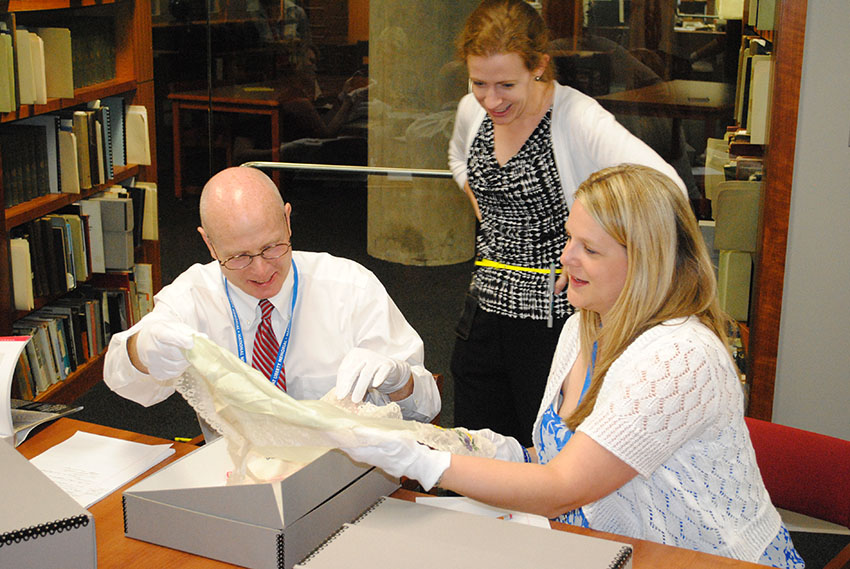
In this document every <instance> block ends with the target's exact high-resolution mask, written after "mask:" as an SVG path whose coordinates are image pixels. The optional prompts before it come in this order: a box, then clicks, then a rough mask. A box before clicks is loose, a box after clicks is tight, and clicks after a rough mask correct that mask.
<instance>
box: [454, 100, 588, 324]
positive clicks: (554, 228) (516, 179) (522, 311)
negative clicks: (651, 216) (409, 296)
mask: <svg viewBox="0 0 850 569" xmlns="http://www.w3.org/2000/svg"><path fill="white" fill-rule="evenodd" d="M551 128H552V109H551V108H550V109H549V111H548V112H547V113H546V115H545V116H544V117H543V118H542V119H541V120H540V123H539V124H538V125H537V127H536V128H535V130H534V132H533V133H532V134H531V136H529V137H528V140H526V142H525V144H524V145H523V146H522V148H521V149H520V150H519V152H517V154H516V155H515V156H513V157H512V158H511V159H510V160H508V161H507V163H505V165H504V166H499V163H498V161H497V160H496V156H495V152H494V141H493V123H492V121H491V120H490V117H489V116H487V117H485V118H484V122H483V123H481V127H480V128H479V130H478V133H477V134H476V136H475V140H474V141H473V143H472V147H471V148H470V151H469V159H468V161H467V169H468V173H469V186H470V188H471V189H472V192H473V193H474V195H475V198H476V199H477V200H478V206H479V208H480V210H481V217H482V222H481V226H480V231H479V233H478V236H477V239H476V247H477V254H478V257H479V258H484V259H489V260H491V261H495V262H497V263H504V264H507V265H516V266H520V267H531V268H545V269H548V268H549V266H550V263H553V262H554V263H555V265H556V267H560V263H559V262H558V258H559V257H560V255H561V251H562V250H563V248H564V243H565V241H566V237H565V233H564V223H565V222H566V221H567V216H568V215H569V209H568V207H567V205H566V202H565V200H564V192H563V190H562V189H561V181H560V178H559V176H558V170H557V168H556V166H555V158H554V154H553V151H552V136H551ZM473 285H474V286H475V287H476V288H477V289H478V299H479V300H478V302H479V306H481V308H483V309H484V310H487V311H488V312H493V313H496V314H501V315H503V316H511V317H514V318H533V319H535V320H545V319H546V318H547V317H548V316H549V310H550V308H549V306H550V304H549V302H550V296H549V275H548V274H543V273H532V272H526V271H516V270H508V269H498V268H490V267H478V266H477V267H475V271H474V273H473ZM566 296H567V295H566V294H565V293H561V294H560V295H558V296H557V297H556V298H555V311H554V312H555V313H554V316H555V317H556V318H565V317H566V316H568V315H569V314H571V313H572V311H573V310H572V307H571V306H570V305H569V303H568V302H567V298H566Z"/></svg>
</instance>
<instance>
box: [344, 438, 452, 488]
mask: <svg viewBox="0 0 850 569" xmlns="http://www.w3.org/2000/svg"><path fill="white" fill-rule="evenodd" d="M372 439H373V440H372V441H371V442H372V443H373V444H371V445H369V446H362V447H348V448H343V449H342V450H343V451H344V452H345V453H346V454H348V456H350V457H351V459H352V460H354V461H355V462H364V463H366V464H371V465H373V466H377V467H378V468H380V469H381V470H383V471H384V472H386V473H387V474H390V475H391V476H407V477H408V478H413V479H414V480H418V481H419V484H421V485H422V488H424V489H425V491H426V492H427V491H428V490H430V489H431V488H433V487H434V485H435V484H436V483H437V481H439V480H440V477H441V476H442V475H443V472H445V471H446V469H447V468H448V467H449V466H451V462H452V455H451V453H449V452H446V451H443V450H433V449H431V448H429V447H427V446H425V445H422V444H419V443H417V442H415V441H411V440H409V439H403V438H400V437H397V436H393V435H387V434H383V433H375V435H374V436H373V437H372Z"/></svg>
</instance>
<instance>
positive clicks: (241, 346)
mask: <svg viewBox="0 0 850 569" xmlns="http://www.w3.org/2000/svg"><path fill="white" fill-rule="evenodd" d="M292 275H293V281H294V282H293V285H292V311H291V314H290V316H289V322H288V323H287V324H286V332H285V333H284V334H283V340H281V342H280V347H278V350H277V359H275V364H274V369H273V370H272V374H271V377H270V378H269V381H271V382H272V383H275V382H276V379H277V377H278V376H279V375H280V370H281V368H283V360H284V359H285V358H286V350H287V348H288V347H289V335H290V332H291V331H292V321H293V320H294V319H295V301H296V300H297V299H298V267H296V266H295V259H293V260H292ZM222 278H224V275H222ZM224 292H225V294H227V302H228V303H230V314H231V315H232V316H233V327H234V329H235V330H236V351H237V354H238V355H239V359H240V360H242V361H243V362H245V363H248V359H247V357H246V355H245V338H244V336H243V334H242V323H241V322H240V321H239V315H238V314H237V313H236V307H235V306H233V300H232V299H231V298H230V289H229V288H228V286H227V279H224Z"/></svg>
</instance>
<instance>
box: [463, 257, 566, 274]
mask: <svg viewBox="0 0 850 569" xmlns="http://www.w3.org/2000/svg"><path fill="white" fill-rule="evenodd" d="M475 265H476V266H478V267H489V268H491V269H508V270H511V271H524V272H526V273H542V274H544V275H548V274H549V273H551V272H552V270H553V268H554V265H555V264H554V263H552V268H549V269H538V268H536V267H520V266H519V265H507V264H505V263H498V262H496V261H491V260H490V259H478V260H476V261H475ZM554 271H555V274H561V269H554Z"/></svg>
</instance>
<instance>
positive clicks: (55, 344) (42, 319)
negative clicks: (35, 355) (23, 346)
mask: <svg viewBox="0 0 850 569" xmlns="http://www.w3.org/2000/svg"><path fill="white" fill-rule="evenodd" d="M13 326H18V327H19V329H21V330H25V329H27V327H34V326H38V327H39V328H40V329H41V330H43V331H44V332H45V333H46V335H45V336H44V338H41V337H40V336H37V337H36V341H37V342H39V344H38V345H37V347H38V348H41V350H42V356H43V357H45V358H47V359H48V360H49V361H48V362H46V364H47V365H46V368H45V369H47V370H48V371H50V372H51V373H52V375H51V381H50V382H51V384H53V383H58V382H59V381H63V380H64V379H65V378H66V377H68V374H69V373H70V372H71V367H70V360H69V357H68V351H67V345H66V344H65V339H64V335H63V336H62V337H60V335H59V325H58V324H57V322H56V319H54V318H52V317H49V316H43V315H39V314H37V313H35V312H32V313H30V314H29V315H27V316H25V317H24V318H21V319H20V320H18V321H16V322H15V323H14V325H13ZM44 341H46V342H47V346H45V345H44V343H43V342H44Z"/></svg>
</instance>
